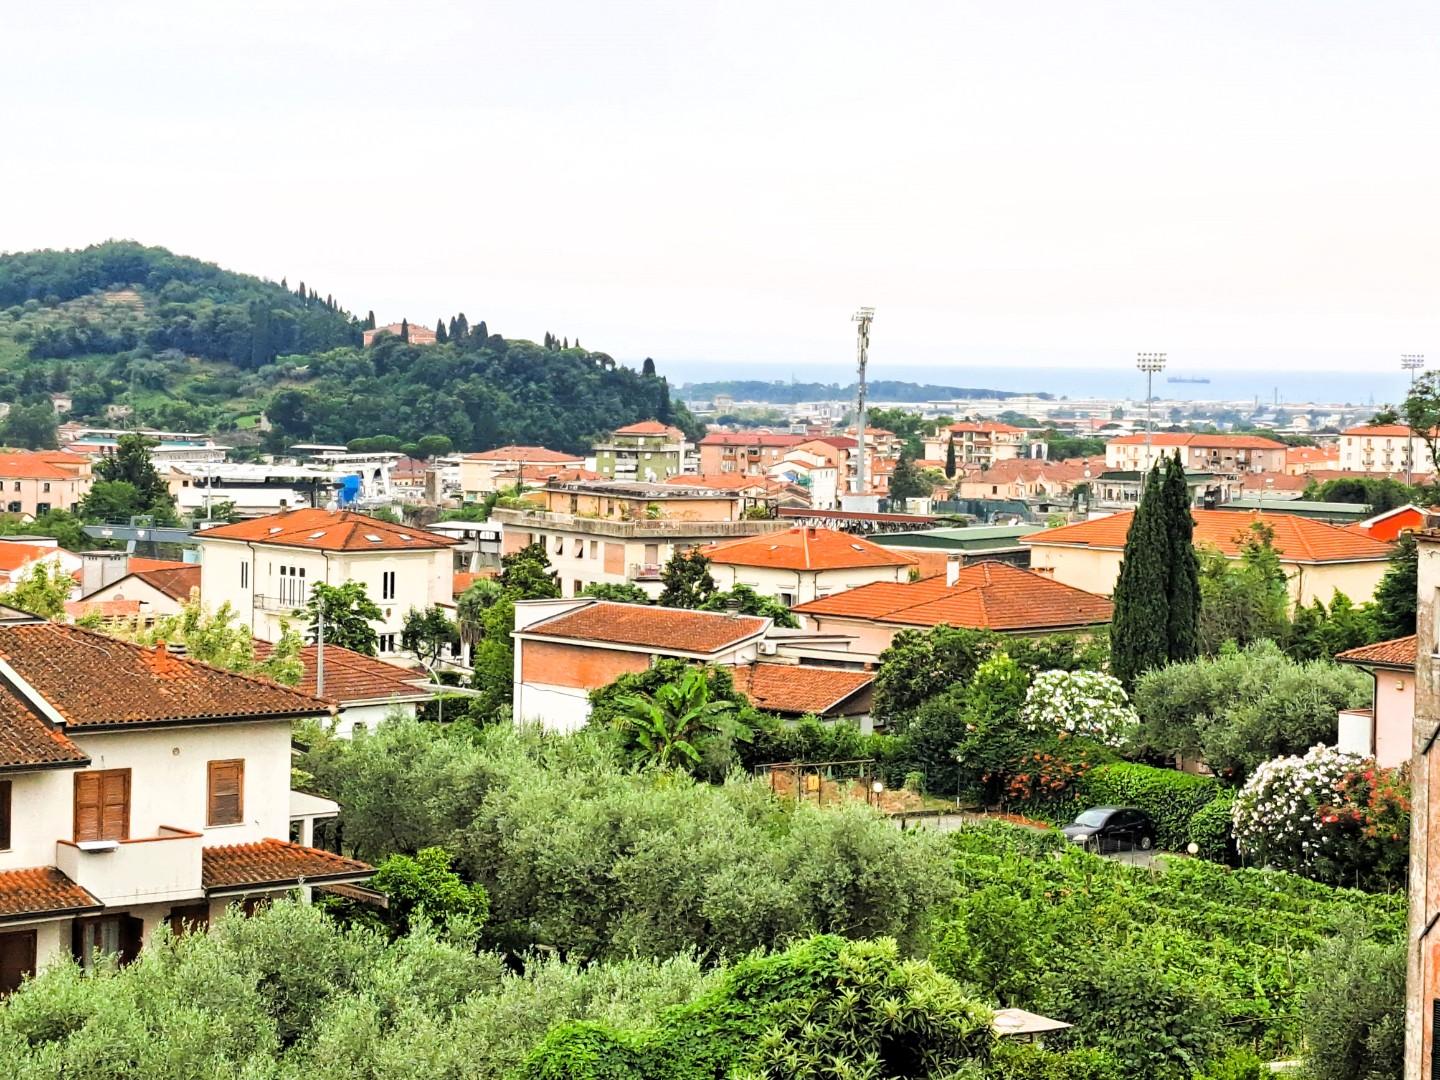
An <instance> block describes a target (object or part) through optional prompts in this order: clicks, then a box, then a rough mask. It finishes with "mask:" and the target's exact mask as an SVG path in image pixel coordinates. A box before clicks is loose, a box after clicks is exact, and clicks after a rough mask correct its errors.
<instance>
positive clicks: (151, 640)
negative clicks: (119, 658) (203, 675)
mask: <svg viewBox="0 0 1440 1080" xmlns="http://www.w3.org/2000/svg"><path fill="white" fill-rule="evenodd" d="M100 628H101V629H102V630H104V632H105V633H107V634H109V635H110V636H111V637H118V638H121V639H123V640H125V641H133V642H134V643H135V644H137V645H145V646H154V645H157V644H159V643H160V642H162V641H163V642H165V643H166V644H169V645H181V646H184V649H185V655H186V656H188V657H190V658H191V659H193V660H200V661H203V662H204V663H207V664H211V665H213V666H214V667H218V668H224V669H225V670H226V671H237V672H239V673H240V674H242V675H263V676H264V677H265V678H267V679H273V680H274V681H275V682H278V683H281V684H282V685H284V686H294V685H295V684H296V683H298V682H299V681H300V677H301V675H303V674H304V666H303V664H302V663H301V661H300V649H301V646H302V645H303V644H304V643H303V642H302V641H301V640H300V635H299V633H297V632H296V631H295V630H293V629H291V628H290V626H289V625H288V624H287V625H285V626H284V627H283V628H282V631H281V634H280V640H279V641H277V642H274V643H273V644H271V645H270V646H269V648H268V649H266V650H265V654H264V656H263V657H261V656H257V655H256V653H255V637H254V635H253V634H251V633H250V628H249V627H248V626H244V625H242V624H241V623H240V622H239V621H238V620H237V619H236V616H235V609H234V608H232V607H231V606H230V605H229V603H224V604H221V605H220V607H219V608H217V609H216V610H215V611H213V612H212V611H210V610H209V609H207V608H205V607H204V606H203V605H202V604H201V603H200V600H199V599H198V598H196V597H192V598H191V599H189V600H187V601H186V602H185V603H184V604H183V605H181V608H180V610H179V611H178V612H176V613H175V614H174V615H161V616H158V617H156V618H155V619H154V621H153V622H151V623H150V624H149V625H145V624H144V623H141V622H138V621H137V622H135V623H130V624H126V623H116V622H106V623H104V624H102V625H101V627H100Z"/></svg>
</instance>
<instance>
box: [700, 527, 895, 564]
mask: <svg viewBox="0 0 1440 1080" xmlns="http://www.w3.org/2000/svg"><path fill="white" fill-rule="evenodd" d="M701 552H702V554H704V556H705V557H706V558H707V559H709V560H710V561H711V562H713V563H719V564H721V565H724V566H760V567H767V568H770V569H774V570H843V569H848V568H855V567H864V566H910V565H913V564H914V562H915V559H914V558H913V557H912V556H909V555H905V554H903V553H901V552H899V551H892V550H891V549H889V548H884V547H881V546H880V545H879V544H875V543H871V542H870V541H869V540H866V539H864V538H863V537H860V536H852V535H851V534H850V533H844V532H837V531H836V530H834V529H821V528H816V527H814V526H810V525H802V526H800V527H799V528H794V529H786V530H785V531H784V532H772V533H765V534H763V535H761V536H742V537H738V538H737V539H734V540H722V541H721V542H719V543H718V544H710V545H708V546H706V547H704V548H701Z"/></svg>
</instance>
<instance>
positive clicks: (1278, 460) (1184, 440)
mask: <svg viewBox="0 0 1440 1080" xmlns="http://www.w3.org/2000/svg"><path fill="white" fill-rule="evenodd" d="M1287 449H1288V448H1287V447H1286V446H1285V444H1284V443H1282V442H1276V441H1275V440H1274V439H1266V438H1263V437H1262V436H1259V435H1221V434H1205V433H1192V432H1183V431H1156V432H1154V433H1153V434H1148V435H1122V436H1120V437H1119V438H1117V439H1111V440H1110V441H1109V442H1107V443H1106V444H1105V465H1106V467H1107V468H1111V469H1126V470H1130V471H1133V472H1149V471H1150V468H1151V467H1152V466H1153V465H1154V464H1155V463H1156V462H1157V461H1161V460H1163V459H1167V458H1171V457H1174V456H1175V452H1176V451H1177V450H1178V451H1179V452H1180V459H1181V461H1182V462H1183V463H1184V465H1185V468H1186V469H1187V470H1190V469H1193V470H1196V471H1205V472H1213V473H1225V474H1227V475H1234V474H1237V473H1247V472H1277V473H1278V472H1284V471H1285V451H1286V450H1287Z"/></svg>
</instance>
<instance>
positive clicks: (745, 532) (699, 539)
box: [491, 480, 785, 597]
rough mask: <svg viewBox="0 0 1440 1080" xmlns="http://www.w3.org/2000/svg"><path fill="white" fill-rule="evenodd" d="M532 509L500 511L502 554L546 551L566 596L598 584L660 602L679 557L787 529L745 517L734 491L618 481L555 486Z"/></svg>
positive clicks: (497, 518)
mask: <svg viewBox="0 0 1440 1080" xmlns="http://www.w3.org/2000/svg"><path fill="white" fill-rule="evenodd" d="M536 498H537V500H538V501H537V502H536V505H535V507H534V509H529V508H527V509H524V510H507V509H500V508H497V509H496V510H494V511H493V512H492V514H491V520H492V521H496V522H499V523H501V524H503V525H504V529H505V535H504V551H505V552H506V553H507V554H508V553H510V552H514V551H519V550H520V549H521V548H523V547H526V546H528V545H529V544H541V545H542V546H543V547H544V548H545V554H546V556H547V557H548V558H549V560H550V565H551V567H552V568H553V569H554V570H555V572H556V574H558V575H559V579H560V588H561V592H562V594H563V595H564V596H567V597H570V596H575V595H577V594H578V593H580V591H581V590H582V589H584V588H585V586H586V585H589V584H592V583H595V582H606V583H610V584H617V585H618V584H626V583H629V584H635V585H639V586H640V587H641V588H643V589H645V590H646V591H647V592H649V593H651V594H652V595H653V596H658V595H659V593H660V571H661V570H662V569H663V567H664V566H665V564H666V563H667V562H668V561H669V560H670V557H671V556H672V555H674V554H675V552H676V551H684V550H688V549H690V548H695V547H701V546H703V545H705V544H708V543H711V542H713V541H717V540H727V539H730V538H733V537H737V536H755V535H758V534H762V533H771V532H775V531H777V530H780V529H784V528H785V523H784V522H780V521H772V520H763V519H758V520H757V519H751V518H746V517H745V516H744V497H743V496H742V495H741V494H740V493H739V492H737V491H731V490H718V489H715V488H706V487H695V486H692V485H688V484H641V483H631V482H625V481H620V480H601V481H577V482H565V483H558V484H552V485H550V486H549V487H547V488H545V489H544V490H543V491H541V492H539V493H538V494H537V496H536Z"/></svg>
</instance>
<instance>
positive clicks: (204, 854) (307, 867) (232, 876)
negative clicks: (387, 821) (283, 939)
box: [200, 839, 374, 892]
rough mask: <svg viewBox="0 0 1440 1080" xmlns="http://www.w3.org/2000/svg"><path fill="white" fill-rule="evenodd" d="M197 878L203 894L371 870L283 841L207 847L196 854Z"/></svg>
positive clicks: (350, 875)
mask: <svg viewBox="0 0 1440 1080" xmlns="http://www.w3.org/2000/svg"><path fill="white" fill-rule="evenodd" d="M200 864H201V865H200V877H201V882H202V883H203V884H204V886H205V889H206V891H207V892H209V891H213V890H217V889H236V888H243V887H246V886H256V887H258V886H266V885H293V884H295V883H296V882H299V881H302V880H303V881H324V880H328V879H337V878H340V879H354V878H362V877H369V876H370V874H372V873H373V872H374V868H373V867H371V866H370V865H369V864H367V863H363V862H359V861H358V860H356V859H347V858H345V857H344V856H342V855H335V854H333V853H332V852H329V851H321V850H320V849H319V848H308V847H302V846H301V845H300V844H291V843H288V842H287V841H284V840H270V839H266V840H260V841H258V842H257V843H253V844H229V845H225V846H223V847H207V848H205V849H204V850H202V851H201V853H200Z"/></svg>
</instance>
